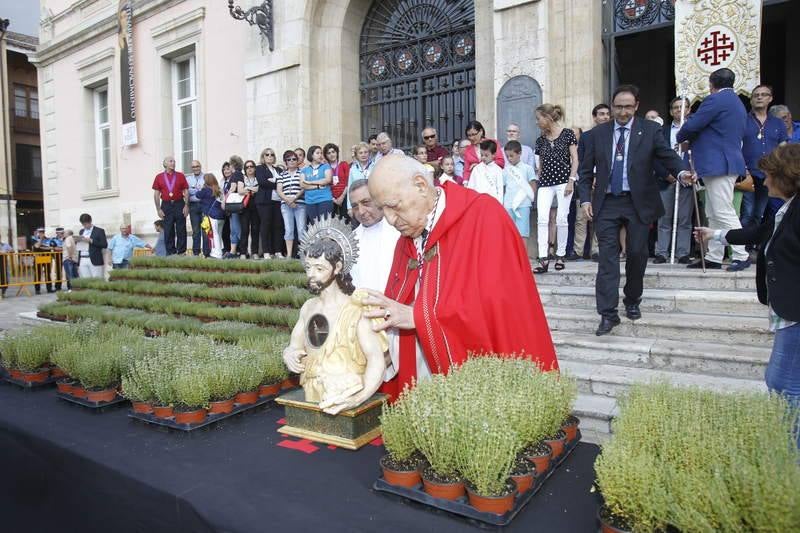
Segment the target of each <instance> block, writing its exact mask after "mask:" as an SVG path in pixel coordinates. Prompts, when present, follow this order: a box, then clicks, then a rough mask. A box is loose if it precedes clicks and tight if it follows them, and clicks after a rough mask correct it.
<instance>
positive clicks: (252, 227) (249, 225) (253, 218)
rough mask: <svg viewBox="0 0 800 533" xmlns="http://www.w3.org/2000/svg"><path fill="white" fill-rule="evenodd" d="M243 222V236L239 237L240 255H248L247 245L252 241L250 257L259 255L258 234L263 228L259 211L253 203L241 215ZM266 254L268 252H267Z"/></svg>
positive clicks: (240, 218)
mask: <svg viewBox="0 0 800 533" xmlns="http://www.w3.org/2000/svg"><path fill="white" fill-rule="evenodd" d="M239 220H241V225H242V234H241V235H240V236H239V246H238V248H237V250H238V251H239V253H240V254H247V253H248V251H247V244H248V242H247V241H248V240H249V241H250V252H249V253H250V255H253V254H257V253H258V245H259V239H258V233H259V228H260V227H261V217H259V216H258V210H257V209H256V206H255V203H254V202H251V203H250V204H249V205H248V206H247V207H246V208H245V209H244V210H242V213H241V214H240V215H239ZM265 253H266V252H265Z"/></svg>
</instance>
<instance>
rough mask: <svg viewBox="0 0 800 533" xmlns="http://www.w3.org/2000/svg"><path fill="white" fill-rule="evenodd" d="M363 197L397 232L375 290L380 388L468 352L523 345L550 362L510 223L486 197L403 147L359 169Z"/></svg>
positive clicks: (520, 350)
mask: <svg viewBox="0 0 800 533" xmlns="http://www.w3.org/2000/svg"><path fill="white" fill-rule="evenodd" d="M369 190H370V194H371V195H372V198H373V200H374V201H375V202H376V203H377V204H378V205H379V206H380V207H382V208H383V213H384V216H385V217H386V220H387V221H388V222H389V223H390V224H391V225H392V226H394V227H395V228H397V230H398V231H399V232H400V233H401V234H402V236H401V237H400V239H399V240H398V241H397V246H396V248H395V252H394V261H393V264H392V269H391V272H390V274H389V280H388V281H387V284H386V290H385V292H384V294H380V293H379V292H374V291H370V296H369V299H368V301H367V303H369V304H372V305H374V306H376V309H374V310H373V311H371V312H370V313H369V314H368V315H367V316H371V317H375V318H378V317H384V318H386V320H385V322H384V323H383V324H382V325H381V326H379V327H380V329H388V333H389V336H390V349H389V352H390V356H391V359H392V365H391V367H390V368H389V369H388V370H387V372H386V376H385V379H386V380H387V381H388V382H387V383H385V384H384V387H383V389H382V390H383V391H384V392H387V393H388V394H390V395H392V396H393V397H394V396H396V394H398V393H399V392H400V391H401V390H402V389H403V387H404V386H405V385H406V384H410V383H411V381H412V379H413V378H416V379H418V380H419V379H424V378H425V376H427V375H430V374H436V373H447V372H448V371H449V370H450V368H452V367H453V366H457V365H459V364H461V363H463V362H464V361H465V360H466V358H467V355H468V354H469V353H480V352H485V353H498V354H507V355H511V354H517V355H520V354H524V355H525V356H526V357H529V358H531V359H533V360H534V361H537V362H538V363H539V365H540V367H541V368H542V369H543V370H557V369H558V361H557V360H556V354H555V349H554V348H553V341H552V339H551V337H550V330H549V328H548V326H547V318H546V317H545V314H544V310H543V309H542V304H541V301H540V300H539V293H538V292H537V290H536V285H535V283H534V280H533V275H532V274H531V267H530V263H529V261H528V253H527V251H526V249H525V243H524V242H523V241H522V238H521V237H520V236H519V231H518V230H517V229H516V227H515V226H514V223H513V221H512V220H511V218H510V217H509V216H508V214H507V213H506V211H505V209H503V206H502V205H500V203H499V202H498V201H497V200H496V199H494V198H493V197H491V196H489V195H486V194H478V193H476V192H475V191H472V190H469V189H466V188H464V187H462V186H460V185H457V184H455V183H450V182H448V183H445V184H444V185H443V186H441V187H436V186H434V182H433V176H431V174H430V172H429V171H428V170H426V169H425V167H424V166H423V165H422V164H420V163H419V162H417V161H416V160H414V159H412V158H410V157H406V156H403V155H390V156H386V157H384V158H382V159H381V160H380V161H379V162H378V163H377V165H376V166H375V168H374V170H373V171H372V174H371V175H370V178H369Z"/></svg>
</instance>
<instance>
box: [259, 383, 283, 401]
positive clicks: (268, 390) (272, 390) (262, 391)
mask: <svg viewBox="0 0 800 533" xmlns="http://www.w3.org/2000/svg"><path fill="white" fill-rule="evenodd" d="M279 392H281V384H280V383H273V384H272V385H261V386H260V387H259V388H258V397H259V398H265V397H267V396H277V395H278V393H279Z"/></svg>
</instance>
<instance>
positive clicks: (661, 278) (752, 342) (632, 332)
mask: <svg viewBox="0 0 800 533" xmlns="http://www.w3.org/2000/svg"><path fill="white" fill-rule="evenodd" d="M596 270H597V264H596V263H592V262H589V261H583V262H572V263H567V269H566V270H563V271H562V272H553V271H551V272H548V273H547V274H544V275H539V276H536V283H537V286H538V288H539V294H540V296H541V298H542V303H543V304H544V307H545V312H546V313H547V318H548V322H549V324H550V328H551V330H552V335H553V341H554V343H555V345H556V352H557V354H558V360H559V364H560V365H561V369H562V371H563V372H565V373H567V374H570V375H572V376H574V377H575V378H577V379H578V384H579V386H578V392H579V394H578V400H577V402H576V405H575V411H576V415H577V416H578V417H580V418H581V430H582V432H583V436H584V440H586V441H588V442H596V443H602V442H604V441H605V440H607V439H608V437H609V435H610V431H611V426H610V422H611V419H612V418H613V416H614V415H615V413H616V407H617V402H616V398H617V397H618V396H619V395H620V394H622V393H624V392H625V390H626V389H627V388H628V387H629V386H630V385H631V384H633V383H639V382H648V381H654V380H667V381H670V382H672V383H675V384H678V385H696V386H700V387H704V388H709V389H713V390H719V391H731V390H766V387H765V385H764V369H765V367H766V364H767V361H768V360H769V355H770V351H771V347H772V334H771V333H770V332H769V330H768V329H767V319H766V316H767V308H766V307H765V306H763V305H761V304H759V303H758V300H757V298H756V292H755V268H754V267H751V268H750V269H748V270H746V271H744V272H738V273H729V272H726V271H709V272H707V273H706V274H703V273H702V272H697V271H690V270H687V269H686V268H685V267H684V266H683V265H652V264H651V265H648V268H647V273H646V274H645V283H644V286H645V290H644V296H643V299H642V304H641V310H642V318H641V319H640V320H637V321H636V322H632V321H630V320H628V319H627V318H625V316H624V307H623V305H622V289H620V317H621V318H622V324H620V325H619V326H617V327H615V328H614V330H613V332H612V333H611V334H610V335H606V336H603V337H597V336H596V335H595V334H594V331H595V329H596V328H597V325H598V323H599V321H600V317H599V316H598V315H597V312H596V311H595V298H594V278H595V273H596ZM623 272H624V270H623ZM624 281H625V278H624V274H623V277H622V280H621V283H620V286H622V284H624Z"/></svg>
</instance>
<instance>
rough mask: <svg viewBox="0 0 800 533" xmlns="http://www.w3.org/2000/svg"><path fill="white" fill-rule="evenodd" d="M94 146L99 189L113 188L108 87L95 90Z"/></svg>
mask: <svg viewBox="0 0 800 533" xmlns="http://www.w3.org/2000/svg"><path fill="white" fill-rule="evenodd" d="M94 146H95V161H96V165H97V189H98V190H105V189H110V188H111V123H110V121H109V111H108V87H107V86H106V87H100V88H98V89H95V90H94Z"/></svg>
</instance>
